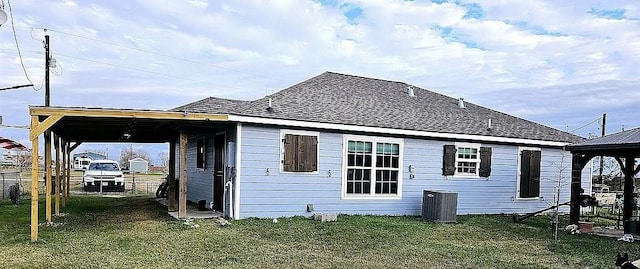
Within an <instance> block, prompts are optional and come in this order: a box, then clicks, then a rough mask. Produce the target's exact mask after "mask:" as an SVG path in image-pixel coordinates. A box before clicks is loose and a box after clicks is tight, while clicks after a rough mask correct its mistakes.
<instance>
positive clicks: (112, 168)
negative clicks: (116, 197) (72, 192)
mask: <svg viewBox="0 0 640 269" xmlns="http://www.w3.org/2000/svg"><path fill="white" fill-rule="evenodd" d="M82 185H83V187H84V190H85V191H121V192H122V191H124V176H123V174H122V170H121V169H120V165H118V162H116V161H113V160H93V161H91V162H90V163H89V166H88V167H87V170H85V171H84V174H83V176H82Z"/></svg>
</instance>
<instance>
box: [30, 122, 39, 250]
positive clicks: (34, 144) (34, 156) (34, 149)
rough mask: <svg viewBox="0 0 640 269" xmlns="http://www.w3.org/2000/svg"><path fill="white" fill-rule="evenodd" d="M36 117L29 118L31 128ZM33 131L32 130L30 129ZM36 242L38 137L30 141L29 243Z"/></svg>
mask: <svg viewBox="0 0 640 269" xmlns="http://www.w3.org/2000/svg"><path fill="white" fill-rule="evenodd" d="M37 124H38V117H37V116H32V117H31V127H33V126H35V125H37ZM32 130H33V129H32ZM37 240H38V136H35V137H34V138H33V139H31V241H37Z"/></svg>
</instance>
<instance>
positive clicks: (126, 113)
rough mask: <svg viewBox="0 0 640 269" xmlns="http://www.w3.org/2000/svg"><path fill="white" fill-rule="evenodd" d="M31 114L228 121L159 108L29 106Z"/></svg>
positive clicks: (216, 116) (221, 116) (210, 116)
mask: <svg viewBox="0 0 640 269" xmlns="http://www.w3.org/2000/svg"><path fill="white" fill-rule="evenodd" d="M29 112H30V113H31V115H33V116H36V115H37V116H50V115H64V116H72V117H74V116H77V117H107V118H143V119H160V120H195V121H228V115H225V114H209V113H187V112H172V111H160V110H133V109H111V108H72V107H34V106H32V107H29Z"/></svg>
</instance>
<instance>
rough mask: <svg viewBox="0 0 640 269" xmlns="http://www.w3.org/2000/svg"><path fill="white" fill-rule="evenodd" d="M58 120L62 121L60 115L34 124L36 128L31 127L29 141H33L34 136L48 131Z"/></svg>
mask: <svg viewBox="0 0 640 269" xmlns="http://www.w3.org/2000/svg"><path fill="white" fill-rule="evenodd" d="M32 116H33V114H32ZM60 119H62V115H50V116H49V117H47V118H46V119H45V120H44V121H42V122H40V123H38V124H36V126H31V132H30V134H29V136H30V139H31V140H33V138H34V137H35V136H39V135H41V134H42V133H44V132H45V131H47V130H49V128H51V127H52V126H53V125H54V124H56V122H58V121H59V120H60ZM32 125H33V124H32Z"/></svg>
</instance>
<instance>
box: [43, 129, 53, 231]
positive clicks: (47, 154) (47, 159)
mask: <svg viewBox="0 0 640 269" xmlns="http://www.w3.org/2000/svg"><path fill="white" fill-rule="evenodd" d="M44 173H45V180H46V182H45V184H46V186H47V187H46V193H45V195H44V197H45V203H46V206H45V213H46V214H45V215H46V219H47V222H51V190H52V188H51V187H52V186H51V131H45V132H44Z"/></svg>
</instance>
